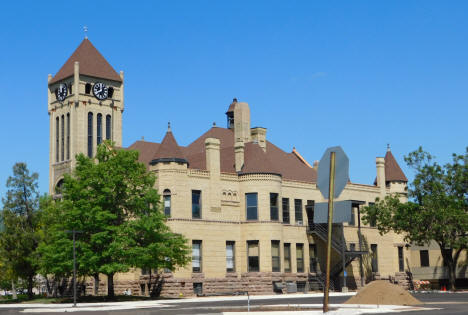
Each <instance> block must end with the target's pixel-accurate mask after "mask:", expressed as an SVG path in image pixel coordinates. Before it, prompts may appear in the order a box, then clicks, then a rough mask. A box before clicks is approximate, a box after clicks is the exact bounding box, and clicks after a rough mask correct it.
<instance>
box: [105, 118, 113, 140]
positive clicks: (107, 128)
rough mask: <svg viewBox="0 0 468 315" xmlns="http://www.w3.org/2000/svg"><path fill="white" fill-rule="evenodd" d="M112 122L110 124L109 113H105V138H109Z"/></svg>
mask: <svg viewBox="0 0 468 315" xmlns="http://www.w3.org/2000/svg"><path fill="white" fill-rule="evenodd" d="M111 127H112V124H111V115H106V139H107V140H110V139H111V131H112V128H111Z"/></svg>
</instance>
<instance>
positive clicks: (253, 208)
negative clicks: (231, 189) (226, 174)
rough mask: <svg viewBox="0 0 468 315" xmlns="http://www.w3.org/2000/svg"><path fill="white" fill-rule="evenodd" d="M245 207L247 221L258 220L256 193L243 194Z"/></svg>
mask: <svg viewBox="0 0 468 315" xmlns="http://www.w3.org/2000/svg"><path fill="white" fill-rule="evenodd" d="M245 203H246V206H247V220H258V210H257V193H248V194H245Z"/></svg>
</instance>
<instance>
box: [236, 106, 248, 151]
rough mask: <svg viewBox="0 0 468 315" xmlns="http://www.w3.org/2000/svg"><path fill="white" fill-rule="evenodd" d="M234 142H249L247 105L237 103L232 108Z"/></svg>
mask: <svg viewBox="0 0 468 315" xmlns="http://www.w3.org/2000/svg"><path fill="white" fill-rule="evenodd" d="M234 137H235V138H234V142H238V141H242V142H244V143H247V142H249V141H250V108H249V104H247V103H244V102H237V103H236V104H235V107H234Z"/></svg>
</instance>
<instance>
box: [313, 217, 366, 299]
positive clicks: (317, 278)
mask: <svg viewBox="0 0 468 315" xmlns="http://www.w3.org/2000/svg"><path fill="white" fill-rule="evenodd" d="M334 225H335V226H336V228H339V227H338V226H342V224H334ZM307 232H308V233H310V234H312V235H315V236H317V237H318V238H320V239H321V240H322V241H323V242H325V244H326V242H327V238H328V228H327V224H326V223H324V224H314V223H309V226H308V229H307ZM356 245H357V248H356ZM331 246H332V248H333V249H334V250H335V251H336V252H337V253H338V254H339V255H340V256H341V257H343V259H340V261H339V262H338V263H336V264H334V265H332V267H331V271H330V288H331V289H333V290H337V289H339V288H340V283H339V278H338V276H339V275H340V273H341V272H342V271H343V265H344V268H346V267H347V266H348V265H349V264H350V263H351V262H353V260H354V259H356V258H358V257H360V256H361V255H364V254H367V253H368V252H369V250H368V248H367V246H365V244H364V243H363V242H362V237H360V240H359V244H356V243H352V242H346V241H345V239H344V235H340V236H335V235H333V234H332V239H331ZM325 278H326V274H325V272H320V273H317V274H316V275H311V276H309V282H310V283H311V286H314V285H315V286H316V287H318V288H317V289H320V290H323V288H324V287H325ZM314 282H315V283H314Z"/></svg>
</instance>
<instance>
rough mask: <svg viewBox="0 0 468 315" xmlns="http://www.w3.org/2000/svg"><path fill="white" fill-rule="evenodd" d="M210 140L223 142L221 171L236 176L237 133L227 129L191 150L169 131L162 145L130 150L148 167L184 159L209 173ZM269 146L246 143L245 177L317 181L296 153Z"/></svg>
mask: <svg viewBox="0 0 468 315" xmlns="http://www.w3.org/2000/svg"><path fill="white" fill-rule="evenodd" d="M206 138H217V139H219V140H220V160H221V161H220V162H221V172H223V173H232V174H236V168H235V153H234V133H233V131H232V130H230V129H226V128H219V127H213V128H211V129H210V130H208V131H207V132H205V133H204V134H203V135H201V136H200V137H199V138H197V139H196V140H195V141H193V142H192V143H191V144H190V145H188V146H187V147H180V146H178V145H177V142H176V141H175V139H174V136H173V135H172V132H168V133H167V134H166V136H165V137H164V140H163V142H162V143H161V144H160V145H159V144H157V143H149V142H145V141H137V142H135V143H134V144H132V146H130V148H131V149H135V150H139V151H140V152H141V153H140V160H141V161H142V162H144V163H147V164H148V163H150V162H151V160H154V159H156V158H180V159H186V161H188V164H189V168H191V169H201V170H206V152H205V139H206ZM266 145H267V147H266V148H267V149H266V152H264V151H263V149H262V148H261V147H260V146H259V145H258V144H257V143H253V142H249V143H246V144H245V151H244V152H245V155H244V167H243V169H242V171H241V174H246V173H270V174H280V175H281V176H282V177H283V178H284V179H288V180H298V181H304V182H316V181H317V172H316V171H315V169H313V168H311V167H309V166H307V165H306V164H304V163H303V162H302V161H301V160H300V159H298V158H297V156H296V155H295V154H294V153H286V152H284V151H283V150H281V149H280V148H278V147H277V146H275V145H274V144H272V143H271V142H269V141H267V144H266ZM154 151H157V152H156V153H155V154H154V155H153V156H152V158H149V155H150V153H151V152H154Z"/></svg>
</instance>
